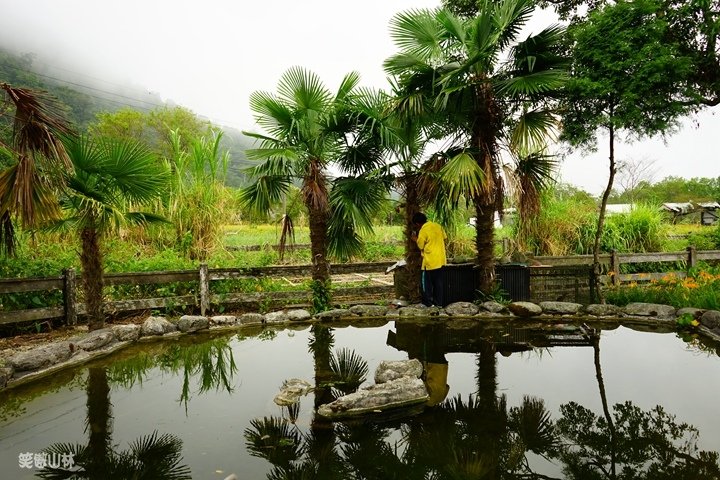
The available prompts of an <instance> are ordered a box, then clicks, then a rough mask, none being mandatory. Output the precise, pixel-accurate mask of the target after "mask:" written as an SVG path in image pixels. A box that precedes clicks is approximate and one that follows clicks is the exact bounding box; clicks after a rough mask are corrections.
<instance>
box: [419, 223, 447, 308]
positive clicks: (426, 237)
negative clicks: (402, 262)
mask: <svg viewBox="0 0 720 480" xmlns="http://www.w3.org/2000/svg"><path fill="white" fill-rule="evenodd" d="M412 221H413V224H414V225H415V228H416V231H417V235H413V240H415V242H417V246H418V248H419V249H420V253H422V279H421V282H422V297H423V303H424V304H425V305H427V306H428V307H430V306H432V305H437V306H438V307H444V306H445V305H444V303H443V302H444V298H443V297H444V290H445V286H444V285H443V273H442V267H444V266H445V264H446V263H447V258H446V257H445V239H446V238H447V235H445V231H444V230H443V228H442V227H441V226H440V225H438V224H437V223H435V222H429V221H428V219H427V217H426V216H425V214H424V213H420V212H418V213H416V214H415V215H413V219H412Z"/></svg>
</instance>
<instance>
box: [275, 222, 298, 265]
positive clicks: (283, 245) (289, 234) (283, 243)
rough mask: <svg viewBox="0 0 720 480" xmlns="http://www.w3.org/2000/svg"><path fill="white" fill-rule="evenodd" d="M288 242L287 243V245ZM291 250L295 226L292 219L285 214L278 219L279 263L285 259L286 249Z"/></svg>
mask: <svg viewBox="0 0 720 480" xmlns="http://www.w3.org/2000/svg"><path fill="white" fill-rule="evenodd" d="M288 242H289V243H288ZM288 246H289V247H290V250H292V249H293V248H294V247H295V225H294V224H293V219H292V218H291V217H290V215H288V214H287V213H286V214H284V215H283V216H282V218H281V219H280V240H279V241H278V256H279V257H280V261H281V262H282V261H283V258H285V250H286V249H287V247H288Z"/></svg>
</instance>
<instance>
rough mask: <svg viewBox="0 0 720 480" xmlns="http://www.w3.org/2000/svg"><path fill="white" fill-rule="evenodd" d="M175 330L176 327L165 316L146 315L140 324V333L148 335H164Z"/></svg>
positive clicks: (144, 335)
mask: <svg viewBox="0 0 720 480" xmlns="http://www.w3.org/2000/svg"><path fill="white" fill-rule="evenodd" d="M175 331H177V327H176V326H175V325H173V324H172V323H170V322H168V321H167V319H166V318H165V317H148V319H147V320H145V321H144V322H143V324H142V328H141V330H140V335H142V336H143V337H149V336H153V335H165V334H166V333H171V332H175Z"/></svg>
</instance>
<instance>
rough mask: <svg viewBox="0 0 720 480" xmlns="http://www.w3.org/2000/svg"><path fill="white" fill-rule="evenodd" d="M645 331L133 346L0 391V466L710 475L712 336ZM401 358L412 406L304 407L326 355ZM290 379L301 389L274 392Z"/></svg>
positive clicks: (19, 473) (122, 472) (308, 474)
mask: <svg viewBox="0 0 720 480" xmlns="http://www.w3.org/2000/svg"><path fill="white" fill-rule="evenodd" d="M644 330H645V331H644ZM647 330H652V329H651V328H648V327H640V326H637V325H626V326H617V325H613V326H607V325H602V324H592V323H590V324H589V325H584V326H583V325H578V324H562V323H558V322H556V323H553V324H552V326H547V325H544V326H543V325H540V324H529V323H517V322H515V323H500V322H491V323H488V324H479V323H477V322H471V321H463V320H455V321H452V322H450V323H438V322H435V323H433V322H404V321H403V322H401V321H397V322H387V323H386V322H384V321H378V322H374V323H368V324H366V325H364V326H358V325H355V326H350V325H347V326H340V325H335V324H332V327H331V326H329V324H313V325H306V326H296V327H295V328H292V329H291V328H287V329H282V328H279V329H270V328H265V329H262V328H260V327H258V328H256V329H254V330H242V331H241V332H242V333H237V332H234V333H232V334H231V333H225V334H196V335H194V336H186V337H183V338H180V339H176V340H174V341H166V342H157V343H139V344H137V345H134V346H132V347H129V348H127V349H125V350H123V351H121V352H119V353H117V354H115V355H113V356H112V357H108V358H105V359H103V360H102V361H96V362H94V363H91V364H89V365H87V366H85V367H83V368H78V369H75V370H69V371H65V372H62V373H59V374H56V375H54V376H52V377H49V378H46V379H42V380H40V381H38V382H35V383H34V384H32V385H26V386H22V387H18V388H14V389H10V390H8V391H5V392H2V393H0V464H1V465H2V473H1V475H0V476H1V477H2V478H3V479H14V478H36V477H37V476H38V475H46V478H69V477H68V476H63V475H58V476H52V475H51V472H50V471H49V469H48V467H47V465H45V469H42V468H41V467H42V466H43V461H44V462H45V463H47V462H51V463H53V464H59V465H60V467H62V466H63V465H64V466H67V467H69V468H71V469H79V468H80V467H81V466H82V467H83V468H85V469H86V470H87V472H88V473H86V474H85V476H80V477H79V478H130V477H131V476H132V475H133V472H134V473H137V472H138V471H142V472H143V474H142V475H139V476H137V477H132V478H152V479H155V478H197V479H224V478H226V477H227V476H228V475H230V474H235V475H237V478H239V479H290V478H293V479H295V478H307V479H314V478H318V479H336V478H337V479H346V478H350V479H352V478H358V479H392V478H403V479H431V478H432V479H446V478H447V479H450V478H452V479H459V478H463V479H464V478H467V479H471V478H472V479H480V478H487V479H501V478H503V479H504V478H508V479H510V478H512V479H522V478H527V479H529V478H541V479H549V478H555V479H563V478H567V479H604V478H608V479H611V478H618V479H630V478H633V479H656V478H663V479H688V480H690V479H693V480H698V479H717V478H720V470H719V469H718V453H717V452H719V451H720V415H718V414H717V412H718V399H720V381H719V379H720V358H718V355H717V353H716V351H717V349H718V345H715V344H712V343H710V342H708V341H706V340H703V341H700V340H699V339H697V338H693V337H690V336H687V337H686V338H681V336H680V335H678V334H676V333H674V332H670V331H668V332H664V333H663V332H658V331H647ZM408 358H417V359H419V360H421V361H422V362H423V364H424V365H425V368H426V372H427V373H426V377H427V378H425V381H426V382H427V383H428V387H429V389H430V392H431V396H430V400H429V401H428V404H427V405H423V406H421V407H419V408H418V407H415V408H409V409H401V410H397V411H393V412H385V413H382V414H375V415H372V416H369V417H363V418H360V419H356V420H354V421H348V422H335V423H333V422H329V421H327V420H326V419H323V418H321V417H319V416H318V415H316V414H315V408H316V407H317V406H318V405H319V404H320V403H325V402H327V401H329V400H332V399H333V398H334V396H335V395H339V394H340V392H339V390H340V389H343V388H345V389H346V390H347V386H346V385H342V384H339V383H337V381H338V380H337V379H338V376H337V375H336V373H335V372H337V371H338V370H340V371H347V370H352V371H358V370H361V368H360V367H361V366H362V365H363V362H365V363H366V364H367V367H368V374H367V380H366V381H365V382H364V383H363V385H368V384H371V383H372V382H373V373H374V371H375V368H376V367H377V365H378V364H379V363H380V362H381V361H383V360H404V359H408ZM360 359H362V360H360ZM346 376H347V375H345V376H342V377H343V378H345V377H346ZM291 378H299V379H304V380H307V381H308V382H310V383H311V384H313V385H314V386H316V388H315V389H314V390H313V391H312V392H311V393H309V394H308V395H307V396H304V397H302V398H301V399H300V402H299V403H298V404H296V405H294V406H292V407H280V406H278V405H276V404H275V403H274V402H273V398H274V397H275V395H276V394H277V393H278V392H279V389H280V387H281V385H282V384H283V381H284V380H287V379H291ZM608 420H609V421H608ZM143 468H144V469H145V470H142V469H143Z"/></svg>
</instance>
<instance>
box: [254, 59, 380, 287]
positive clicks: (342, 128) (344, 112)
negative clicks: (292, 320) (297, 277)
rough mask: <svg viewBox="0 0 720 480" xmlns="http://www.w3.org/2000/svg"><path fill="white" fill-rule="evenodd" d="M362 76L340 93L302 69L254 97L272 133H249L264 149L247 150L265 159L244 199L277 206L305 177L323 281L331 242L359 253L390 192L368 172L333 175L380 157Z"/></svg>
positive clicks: (317, 274) (266, 207)
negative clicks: (363, 234)
mask: <svg viewBox="0 0 720 480" xmlns="http://www.w3.org/2000/svg"><path fill="white" fill-rule="evenodd" d="M358 82H359V76H358V75H357V74H356V73H350V74H348V75H346V76H345V77H344V79H343V80H342V82H341V84H340V87H339V89H338V91H337V93H335V94H334V95H333V94H332V93H331V92H330V91H329V90H328V89H327V88H326V87H325V86H324V85H323V83H322V82H321V81H320V79H319V77H318V76H317V75H315V74H314V73H312V72H309V71H307V70H304V69H302V68H300V67H294V68H291V69H290V70H288V71H287V72H285V74H283V76H282V77H281V78H280V81H279V83H278V93H277V95H275V94H271V93H266V92H255V93H253V94H252V95H251V97H250V107H251V109H252V110H253V111H254V112H255V118H256V120H257V122H258V124H259V125H260V126H261V127H262V128H263V129H264V130H266V131H267V132H268V134H267V135H264V134H257V133H246V135H249V136H251V137H253V138H255V139H257V140H259V142H260V148H256V149H251V150H248V151H247V152H246V153H247V156H248V158H249V159H251V160H257V161H261V162H262V163H260V164H259V165H257V166H255V167H253V168H251V169H250V175H251V176H252V177H254V178H255V183H254V184H253V185H251V186H249V187H247V188H245V189H244V190H243V191H242V192H241V200H242V202H243V203H244V204H246V205H247V206H250V207H252V208H254V209H255V210H256V211H259V212H269V211H270V210H271V209H272V207H273V206H274V205H277V204H279V203H280V202H281V201H282V199H283V197H284V196H285V194H286V193H287V192H288V190H289V188H290V186H291V185H292V183H293V182H294V181H298V182H300V183H301V185H302V186H301V192H302V198H303V203H304V204H305V207H306V209H307V212H308V218H309V227H310V244H311V256H312V279H313V281H314V282H315V283H316V284H320V285H326V283H327V282H328V280H329V278H330V269H329V263H328V252H329V251H331V250H330V248H332V253H338V254H340V255H342V256H347V255H348V254H350V253H353V252H355V251H356V250H357V248H358V247H359V246H361V243H360V242H359V238H358V237H357V235H356V233H357V229H366V230H367V229H370V228H371V227H370V221H369V213H371V212H372V210H373V209H374V208H375V207H376V206H379V204H380V201H381V200H382V199H383V198H384V192H385V191H384V189H383V185H382V184H378V182H367V181H364V180H366V179H364V178H363V177H362V176H361V175H360V176H359V178H350V177H344V178H337V179H335V180H331V179H330V176H329V173H328V168H329V167H330V165H331V164H335V165H338V166H339V168H340V170H341V171H342V172H348V173H350V174H357V173H358V171H360V170H362V169H363V168H364V166H365V165H367V164H368V163H369V162H373V161H375V162H377V161H378V157H377V155H378V152H377V150H376V149H375V148H374V147H373V139H374V137H373V135H371V134H369V133H368V131H369V130H372V129H368V128H366V127H368V126H373V125H374V123H373V122H372V121H370V118H369V114H370V113H372V111H371V110H370V106H371V103H370V102H367V101H363V98H364V96H363V95H362V94H361V92H360V91H359V90H358V89H357V88H356V87H357V85H358ZM363 119H364V120H363ZM358 199H360V201H358ZM329 232H331V235H332V238H331V237H329ZM330 240H333V241H332V242H331V241H330ZM348 242H349V243H348Z"/></svg>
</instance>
